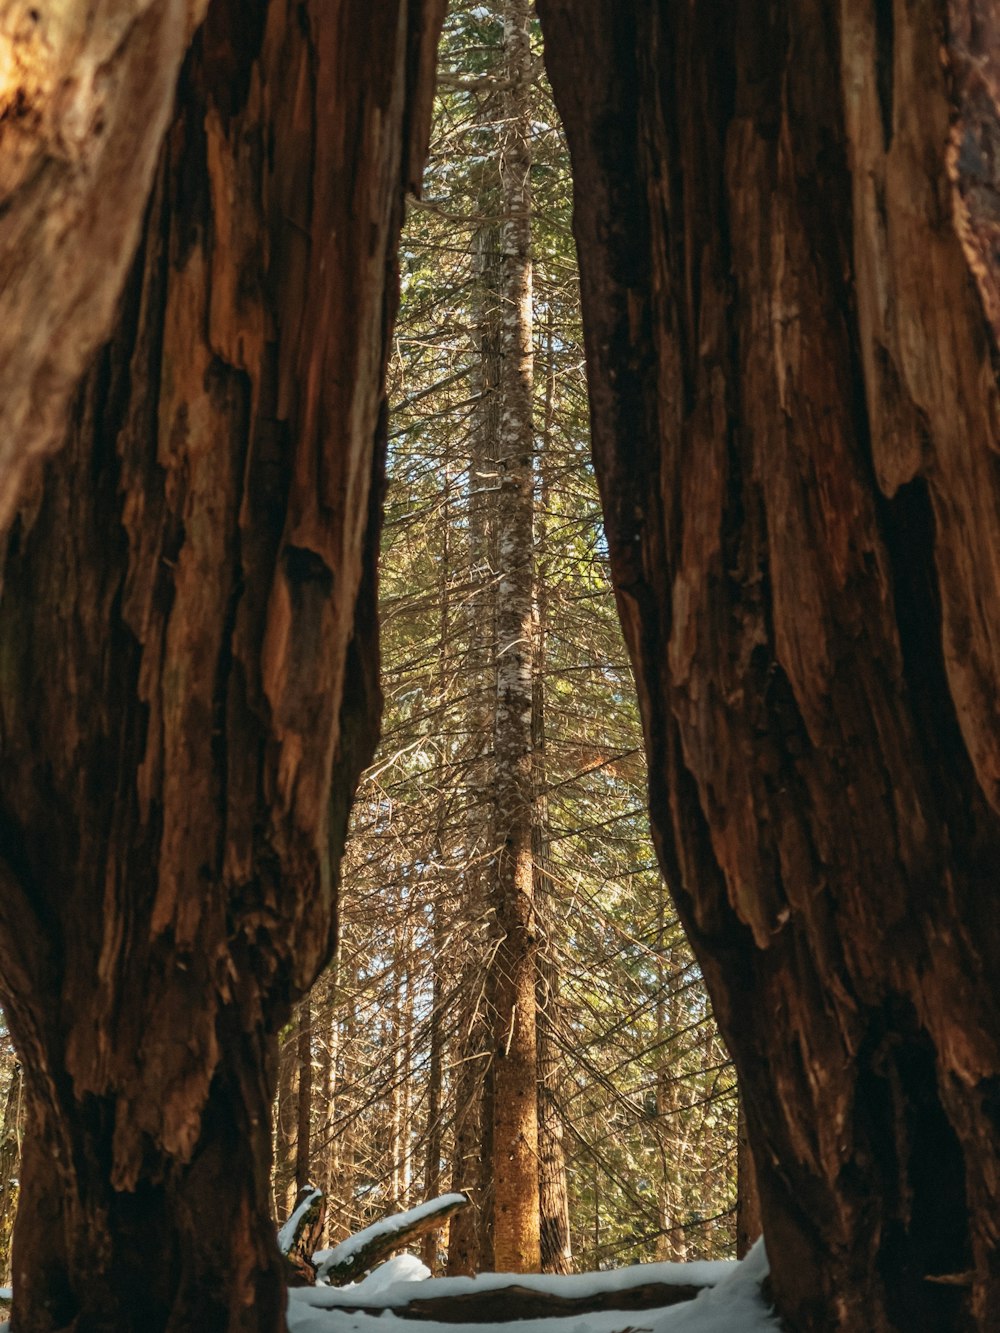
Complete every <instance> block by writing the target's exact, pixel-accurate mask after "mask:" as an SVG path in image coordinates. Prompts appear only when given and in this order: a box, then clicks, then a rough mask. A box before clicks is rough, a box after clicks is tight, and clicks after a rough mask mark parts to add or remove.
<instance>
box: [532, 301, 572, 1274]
mask: <svg viewBox="0 0 1000 1333" xmlns="http://www.w3.org/2000/svg"><path fill="white" fill-rule="evenodd" d="M553 340H554V315H553V310H552V306H551V305H550V306H549V310H548V317H547V319H546V328H545V345H546V364H545V403H544V418H543V422H542V431H541V438H540V440H539V446H538V467H537V474H538V513H537V522H536V532H535V538H536V540H535V545H536V548H537V553H536V556H535V559H534V562H533V569H534V583H535V594H534V600H535V605H534V661H533V668H534V671H533V679H532V688H531V768H532V782H533V785H534V817H533V820H532V847H531V854H532V873H533V875H534V893H535V911H536V916H537V919H538V925H539V933H540V935H541V947H540V948H539V950H538V952H537V954H536V969H535V1049H536V1086H537V1089H538V1231H539V1255H540V1259H541V1270H542V1272H543V1273H571V1272H572V1271H573V1248H572V1242H571V1239H570V1229H569V1189H568V1183H567V1179H566V1155H565V1153H564V1152H563V1122H562V1112H561V1111H560V1109H559V1102H558V1086H559V1072H560V1060H559V1048H558V1044H557V1040H556V1032H557V1028H558V1017H559V981H560V977H559V961H558V956H557V953H556V945H555V941H554V940H553V938H552V926H553V911H552V883H551V878H550V871H549V803H548V797H547V794H546V787H547V782H548V778H547V772H546V755H545V670H546V648H547V645H546V635H547V633H548V607H549V597H548V579H549V564H548V546H547V543H548V535H549V534H548V511H549V504H550V502H551V488H550V485H549V476H550V467H549V464H550V461H551V455H550V449H551V445H552V419H553V402H554V397H555V361H554V357H553Z"/></svg>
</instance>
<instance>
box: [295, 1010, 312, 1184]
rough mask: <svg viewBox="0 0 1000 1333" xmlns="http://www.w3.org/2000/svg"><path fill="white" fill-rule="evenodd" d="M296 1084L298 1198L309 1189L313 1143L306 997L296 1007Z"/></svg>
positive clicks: (308, 1020)
mask: <svg viewBox="0 0 1000 1333" xmlns="http://www.w3.org/2000/svg"><path fill="white" fill-rule="evenodd" d="M296 1064H297V1066H298V1075H299V1076H298V1083H297V1089H296V1102H295V1191H296V1193H297V1194H301V1193H302V1191H303V1190H305V1189H308V1188H309V1185H310V1180H311V1175H310V1170H309V1166H310V1145H311V1142H312V1135H311V1132H310V1131H311V1128H312V1082H313V1080H312V1010H311V1008H310V1005H309V998H308V996H307V997H306V998H305V999H304V1000H303V1001H302V1003H301V1004H300V1005H299V1030H298V1036H297V1041H296Z"/></svg>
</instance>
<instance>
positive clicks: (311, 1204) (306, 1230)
mask: <svg viewBox="0 0 1000 1333" xmlns="http://www.w3.org/2000/svg"><path fill="white" fill-rule="evenodd" d="M325 1219H326V1196H325V1195H324V1193H323V1191H322V1190H319V1189H317V1188H316V1187H315V1185H305V1186H304V1187H303V1188H302V1189H300V1190H299V1192H298V1195H297V1196H296V1199H295V1208H294V1209H293V1210H292V1215H291V1217H290V1218H289V1219H288V1221H287V1222H286V1223H285V1224H284V1226H283V1227H281V1228H280V1229H279V1231H278V1249H279V1250H280V1251H281V1253H282V1254H283V1255H284V1256H285V1259H286V1260H287V1261H288V1264H289V1266H290V1269H291V1273H290V1275H289V1281H290V1282H294V1281H296V1280H298V1281H301V1282H306V1283H308V1284H310V1285H311V1284H312V1283H313V1282H315V1281H316V1265H315V1262H314V1260H313V1258H312V1253H313V1250H315V1248H316V1242H317V1241H318V1240H319V1238H320V1236H321V1235H322V1232H323V1222H324V1221H325Z"/></svg>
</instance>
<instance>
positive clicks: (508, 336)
mask: <svg viewBox="0 0 1000 1333" xmlns="http://www.w3.org/2000/svg"><path fill="white" fill-rule="evenodd" d="M503 18H504V76H505V80H506V84H507V87H506V91H505V93H504V96H503V99H502V117H503V125H504V136H503V142H502V147H501V196H502V223H501V244H502V253H503V262H504V285H503V315H502V323H503V344H502V347H503V370H502V378H501V393H502V402H503V411H502V417H501V423H500V436H499V458H498V473H499V486H498V490H497V509H496V514H497V519H496V524H497V564H498V570H497V572H498V580H499V582H498V588H497V620H496V628H497V640H496V642H497V655H496V674H497V696H496V713H495V718H494V729H493V756H494V786H493V818H494V839H493V841H494V848H495V853H494V855H495V863H494V867H493V874H492V882H491V885H490V893H491V899H492V904H493V910H494V913H495V917H496V923H497V928H498V930H499V939H498V943H497V947H496V951H495V954H494V957H493V965H492V969H491V976H490V990H489V996H490V1001H491V1017H492V1041H491V1054H492V1077H493V1144H492V1173H491V1174H492V1179H493V1207H492V1217H493V1246H494V1263H495V1265H496V1267H497V1269H498V1271H501V1272H534V1271H536V1270H537V1269H538V1267H539V1265H540V1255H539V1232H538V1225H539V1223H538V1097H537V1090H536V1081H537V1075H536V1039H535V953H536V943H537V941H536V928H535V919H534V902H533V899H534V884H533V870H532V856H531V844H532V815H533V810H532V806H533V790H532V762H531V700H532V660H531V659H532V619H533V606H532V592H533V569H532V551H533V533H532V512H533V487H534V477H533V472H532V453H533V445H534V440H533V425H532V344H531V330H532V316H531V254H530V248H531V214H530V207H531V205H530V185H529V170H530V165H531V158H530V140H529V136H530V129H531V124H530V111H529V105H528V91H529V86H528V71H529V68H530V59H531V50H530V46H529V40H528V25H529V21H530V5H529V4H528V3H527V0H508V3H506V4H505V6H504V9H503Z"/></svg>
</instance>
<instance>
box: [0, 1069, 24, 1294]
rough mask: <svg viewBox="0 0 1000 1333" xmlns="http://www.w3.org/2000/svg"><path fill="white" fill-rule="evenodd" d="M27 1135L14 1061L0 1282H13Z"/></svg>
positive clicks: (4, 1149)
mask: <svg viewBox="0 0 1000 1333" xmlns="http://www.w3.org/2000/svg"><path fill="white" fill-rule="evenodd" d="M23 1137H24V1076H23V1074H22V1072H21V1066H20V1064H19V1062H18V1061H17V1060H14V1061H13V1062H12V1067H11V1071H10V1084H9V1086H8V1088H7V1097H6V1100H5V1102H4V1108H3V1123H2V1126H0V1286H4V1287H9V1286H10V1280H11V1279H10V1242H11V1236H12V1234H13V1231H14V1217H15V1215H16V1213H17V1200H18V1195H19V1194H20V1178H21V1140H22V1138H23Z"/></svg>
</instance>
